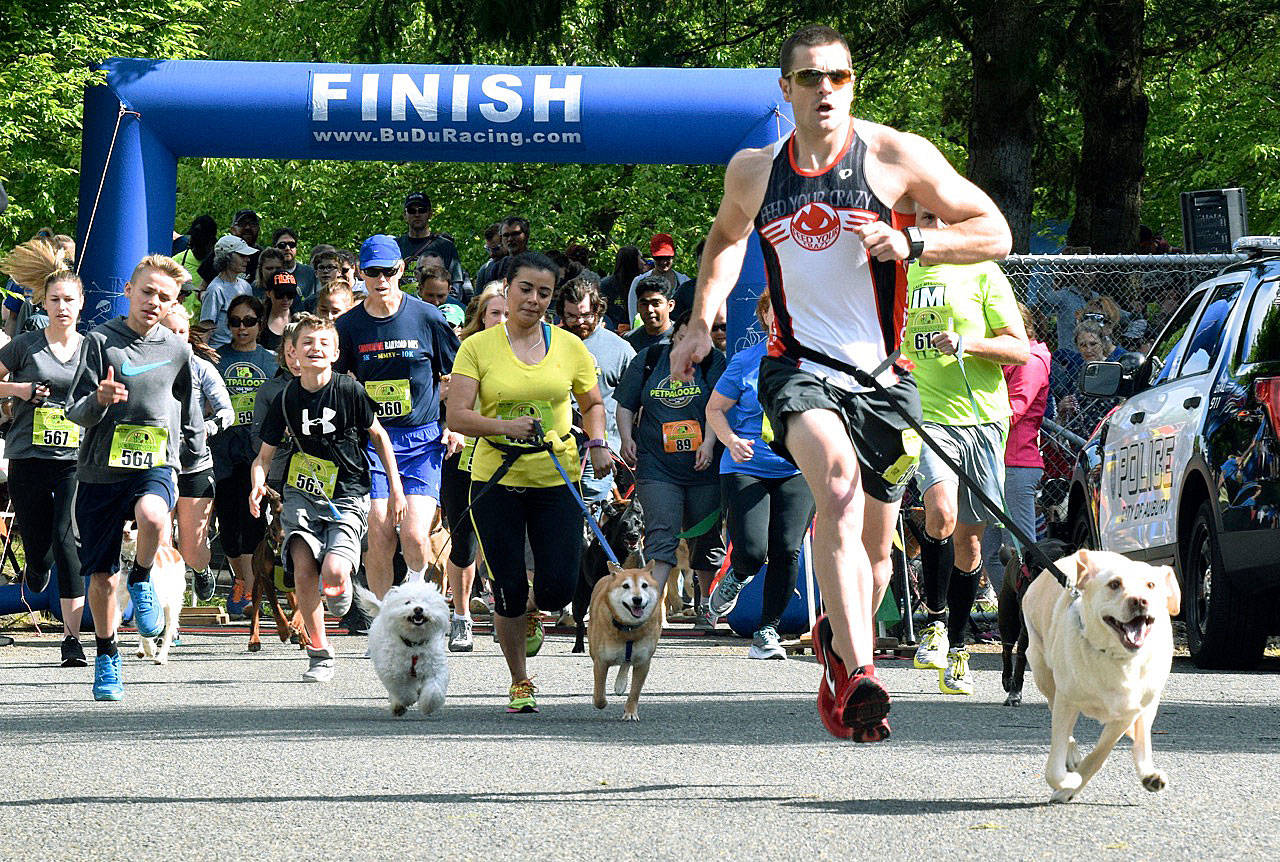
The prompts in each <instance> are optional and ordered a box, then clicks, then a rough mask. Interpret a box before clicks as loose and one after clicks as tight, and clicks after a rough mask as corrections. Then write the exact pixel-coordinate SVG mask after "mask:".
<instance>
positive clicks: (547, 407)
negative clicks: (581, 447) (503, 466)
mask: <svg viewBox="0 0 1280 862" xmlns="http://www.w3.org/2000/svg"><path fill="white" fill-rule="evenodd" d="M526 416H531V417H533V418H534V419H537V420H539V421H540V422H541V423H542V430H543V432H544V433H545V432H547V431H550V430H551V429H552V427H553V423H554V420H555V411H554V410H552V408H551V402H550V401H499V402H498V418H499V419H523V418H524V417H526ZM504 439H505V440H506V441H507V442H508V443H512V444H515V445H521V444H525V443H528V442H529V441H528V440H516V439H515V438H514V437H506V438H504Z"/></svg>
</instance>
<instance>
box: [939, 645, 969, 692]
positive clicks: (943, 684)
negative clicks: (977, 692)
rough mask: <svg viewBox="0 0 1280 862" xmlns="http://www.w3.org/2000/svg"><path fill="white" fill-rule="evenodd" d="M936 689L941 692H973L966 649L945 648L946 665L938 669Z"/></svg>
mask: <svg viewBox="0 0 1280 862" xmlns="http://www.w3.org/2000/svg"><path fill="white" fill-rule="evenodd" d="M938 691H940V692H942V693H943V694H973V674H971V673H969V651H968V650H966V649H952V650H947V667H946V669H945V670H940V671H938Z"/></svg>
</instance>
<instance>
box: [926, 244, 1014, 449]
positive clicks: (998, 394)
mask: <svg viewBox="0 0 1280 862" xmlns="http://www.w3.org/2000/svg"><path fill="white" fill-rule="evenodd" d="M1015 320H1021V314H1020V313H1019V312H1018V305H1017V302H1016V301H1015V300H1014V297H1013V290H1012V288H1010V286H1009V280H1008V279H1007V278H1005V277H1004V273H1002V272H1001V271H1000V267H998V266H996V265H995V264H994V263H992V262H990V261H988V262H986V263H975V264H968V265H963V266H961V265H956V264H938V265H936V266H920V265H919V264H912V265H911V266H910V267H908V268H907V326H906V329H905V330H904V331H903V337H902V355H903V356H905V357H907V358H908V359H910V360H911V361H912V362H914V363H915V365H916V370H915V372H914V374H915V378H916V384H917V386H918V387H919V389H920V407H921V410H922V412H923V414H924V419H925V421H927V422H937V423H939V424H940V425H981V424H984V423H987V422H1001V421H1004V420H1006V419H1008V418H1009V416H1010V415H1012V411H1011V410H1010V409H1009V390H1008V389H1007V388H1006V387H1005V382H1004V374H1003V372H1002V371H1001V370H1000V364H999V363H998V362H992V361H991V360H989V359H979V358H978V357H976V356H965V357H964V372H965V374H967V375H968V378H969V385H970V386H971V387H972V388H973V400H974V401H975V402H977V405H978V412H977V414H976V415H975V414H974V411H973V405H972V404H970V403H969V396H968V393H966V391H965V386H964V377H963V376H962V375H961V371H960V364H959V363H958V362H956V358H955V357H954V356H945V355H943V354H940V353H939V352H938V351H937V350H936V349H934V348H933V347H932V346H931V344H930V340H931V338H932V336H933V334H934V333H936V332H944V331H946V330H952V331H955V332H958V333H960V337H961V338H962V339H968V338H992V337H994V336H995V331H996V330H997V329H1003V328H1006V327H1009V326H1012V325H1013V321H1015Z"/></svg>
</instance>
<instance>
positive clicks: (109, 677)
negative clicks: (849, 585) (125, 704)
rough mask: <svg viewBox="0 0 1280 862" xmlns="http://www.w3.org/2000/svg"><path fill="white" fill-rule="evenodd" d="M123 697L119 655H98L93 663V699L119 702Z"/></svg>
mask: <svg viewBox="0 0 1280 862" xmlns="http://www.w3.org/2000/svg"><path fill="white" fill-rule="evenodd" d="M123 697H124V686H123V685H121V684H120V653H119V652H116V654H115V655H103V654H102V653H99V654H98V657H97V659H95V660H94V662H93V699H94V700H120V699H122V698H123Z"/></svg>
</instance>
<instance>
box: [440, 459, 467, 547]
mask: <svg viewBox="0 0 1280 862" xmlns="http://www.w3.org/2000/svg"><path fill="white" fill-rule="evenodd" d="M460 463H462V453H461V452H457V453H455V454H454V455H453V456H451V457H449V458H445V459H444V466H443V467H442V468H441V470H440V508H441V510H442V511H443V512H444V521H445V524H446V525H447V526H448V527H449V541H450V543H451V544H450V545H449V562H451V563H453V564H454V565H455V566H457V567H458V568H460V569H465V568H466V567H467V566H469V565H471V564H472V563H474V562H475V561H476V528H475V526H474V525H472V523H471V517H470V516H469V515H468V514H467V498H468V497H469V496H470V493H471V474H470V473H466V472H463V471H462V470H461V469H459V467H458V465H459V464H460Z"/></svg>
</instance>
